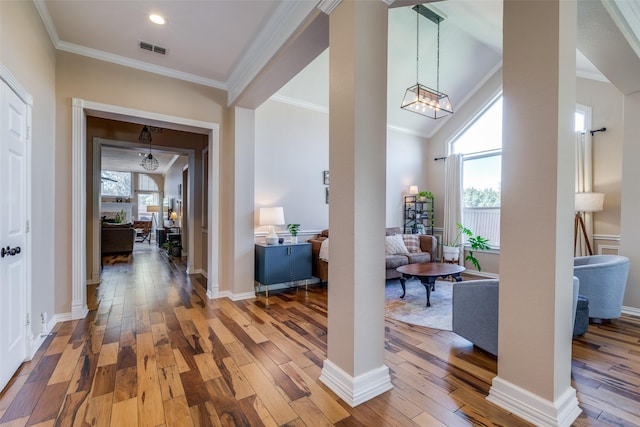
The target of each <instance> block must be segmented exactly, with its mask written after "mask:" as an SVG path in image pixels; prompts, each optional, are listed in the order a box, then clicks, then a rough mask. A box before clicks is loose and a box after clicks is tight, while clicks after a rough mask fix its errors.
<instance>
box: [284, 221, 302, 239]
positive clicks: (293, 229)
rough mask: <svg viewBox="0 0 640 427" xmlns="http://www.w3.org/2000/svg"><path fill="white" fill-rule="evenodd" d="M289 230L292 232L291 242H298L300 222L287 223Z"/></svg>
mask: <svg viewBox="0 0 640 427" xmlns="http://www.w3.org/2000/svg"><path fill="white" fill-rule="evenodd" d="M287 230H289V233H291V243H298V230H300V224H287Z"/></svg>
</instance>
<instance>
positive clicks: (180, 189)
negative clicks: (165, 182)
mask: <svg viewBox="0 0 640 427" xmlns="http://www.w3.org/2000/svg"><path fill="white" fill-rule="evenodd" d="M178 197H182V184H178Z"/></svg>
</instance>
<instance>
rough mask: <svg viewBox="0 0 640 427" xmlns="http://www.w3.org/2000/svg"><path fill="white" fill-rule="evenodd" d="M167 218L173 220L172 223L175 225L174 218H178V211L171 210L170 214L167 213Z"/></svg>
mask: <svg viewBox="0 0 640 427" xmlns="http://www.w3.org/2000/svg"><path fill="white" fill-rule="evenodd" d="M169 219H170V220H171V221H172V222H173V225H176V219H178V212H176V211H172V212H171V215H169Z"/></svg>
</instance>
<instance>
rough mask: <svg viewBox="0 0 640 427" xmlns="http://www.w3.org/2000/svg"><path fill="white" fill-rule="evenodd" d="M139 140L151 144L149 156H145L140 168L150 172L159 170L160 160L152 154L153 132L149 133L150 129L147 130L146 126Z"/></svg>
mask: <svg viewBox="0 0 640 427" xmlns="http://www.w3.org/2000/svg"><path fill="white" fill-rule="evenodd" d="M138 140H139V141H140V142H142V143H147V142H148V143H149V154H147V155H145V156H144V158H143V159H142V161H141V162H140V166H142V167H143V168H144V169H145V170H148V171H154V170H156V169H158V159H156V158H155V157H153V155H152V154H151V132H149V128H147V127H146V126H145V127H143V128H142V131H141V132H140V137H138Z"/></svg>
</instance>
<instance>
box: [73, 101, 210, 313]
mask: <svg viewBox="0 0 640 427" xmlns="http://www.w3.org/2000/svg"><path fill="white" fill-rule="evenodd" d="M87 116H93V117H98V118H104V119H112V120H120V121H127V122H130V123H136V124H144V123H153V124H154V126H159V127H163V128H166V129H175V130H180V131H187V132H193V133H197V134H201V135H207V137H208V147H209V153H210V155H211V160H210V162H209V170H208V176H209V196H210V197H209V200H213V199H215V200H217V198H218V195H219V194H220V190H219V187H220V177H219V170H220V169H219V168H220V164H219V162H220V156H219V153H220V142H219V137H220V133H219V127H220V126H219V124H217V123H209V122H202V121H198V120H191V119H185V118H182V117H173V116H167V115H163V114H158V113H152V112H148V111H142V110H133V109H130V108H124V107H119V106H114V105H109V104H101V103H95V102H91V101H86V100H82V99H78V98H74V99H73V100H72V159H73V165H72V182H73V187H72V212H73V214H74V215H73V221H72V227H73V228H72V255H73V257H72V272H71V282H72V283H71V287H72V301H71V317H72V319H81V318H84V317H85V316H86V315H87V313H88V309H87V297H86V286H85V283H86V280H87V277H86V276H87V274H86V271H87V270H86V267H87V262H86V261H87V255H86V250H85V248H86V234H85V230H86V224H87V217H86V215H87V212H86V206H85V199H86V189H87V179H86V161H85V159H86V151H87V148H86V144H85V135H86V121H87ZM94 162H95V159H94ZM94 165H95V163H94ZM94 175H95V174H94ZM98 178H99V177H98ZM94 184H95V181H94ZM189 191H190V193H193V187H191V188H190V189H189ZM189 197H190V199H191V200H193V198H194V195H193V194H189ZM192 217H193V212H192V211H190V212H189V220H190V222H192ZM219 222H220V215H219V206H218V204H217V203H215V204H212V206H211V209H210V210H209V221H208V227H207V234H208V242H209V244H210V245H211V248H212V250H211V251H210V252H209V253H208V257H207V260H206V261H205V263H204V265H206V268H207V276H208V281H207V283H208V289H207V295H208V296H209V297H210V298H215V297H217V296H218V295H219V283H220V280H219V268H218V253H219V245H220V239H219V228H220V227H219ZM98 227H99V222H97V221H94V224H93V227H92V229H93V231H94V235H97V234H98V233H97V231H98ZM192 232H193V230H191V233H192ZM189 245H190V248H189V250H192V248H191V246H193V239H190V243H189ZM191 273H197V271H192V272H191Z"/></svg>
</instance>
